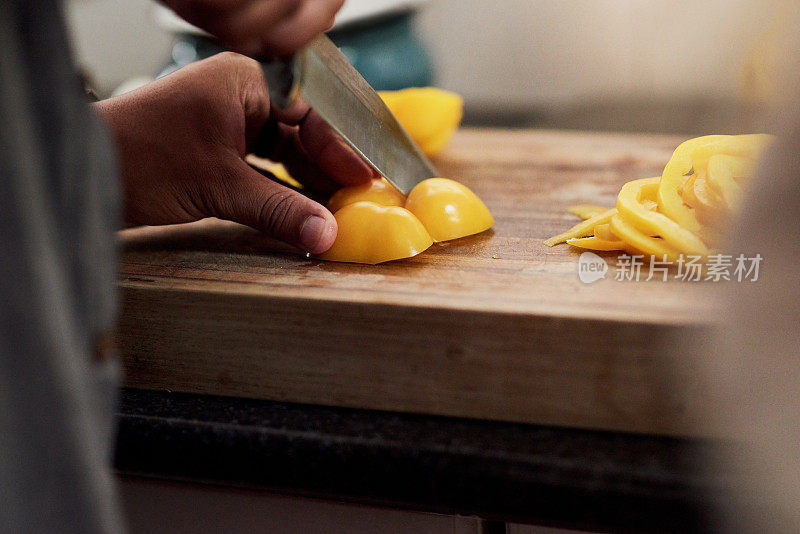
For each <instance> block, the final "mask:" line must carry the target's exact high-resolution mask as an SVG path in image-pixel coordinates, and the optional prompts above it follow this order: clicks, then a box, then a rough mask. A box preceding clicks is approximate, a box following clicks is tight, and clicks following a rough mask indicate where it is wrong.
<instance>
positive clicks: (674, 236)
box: [611, 177, 708, 256]
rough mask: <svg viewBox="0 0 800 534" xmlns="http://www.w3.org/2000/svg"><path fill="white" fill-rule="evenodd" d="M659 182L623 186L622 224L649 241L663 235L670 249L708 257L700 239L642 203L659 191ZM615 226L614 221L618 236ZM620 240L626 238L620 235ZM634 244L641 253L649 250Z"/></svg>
mask: <svg viewBox="0 0 800 534" xmlns="http://www.w3.org/2000/svg"><path fill="white" fill-rule="evenodd" d="M660 181H661V179H660V178H657V177H656V178H642V179H639V180H633V181H632V182H628V183H627V184H625V185H623V186H622V190H621V191H620V193H619V196H618V197H617V211H618V212H619V215H620V216H621V217H619V220H620V221H622V218H623V217H624V219H625V221H623V222H624V224H625V228H627V227H628V226H631V227H633V228H635V229H636V230H637V232H638V233H641V234H643V235H644V236H645V237H647V238H648V239H654V238H651V237H650V236H654V235H657V236H661V238H663V240H664V241H665V242H667V243H668V244H669V246H670V248H671V249H675V250H679V251H682V252H686V253H688V254H694V255H698V256H705V255H706V254H708V248H707V247H706V245H705V244H704V243H703V242H702V240H701V239H700V238H699V237H697V236H696V235H694V234H693V233H692V232H690V231H688V230H686V229H685V228H682V227H681V226H680V225H679V224H678V223H676V222H675V221H673V220H672V219H670V218H668V217H666V216H664V215H662V214H661V213H658V212H655V211H651V210H649V209H648V208H647V207H646V206H645V205H643V204H642V202H641V199H642V197H645V196H650V195H654V194H655V193H656V191H658V190H659V182H660ZM620 224H622V223H621V222H618V223H617V225H616V226H619V225H620ZM616 226H615V225H614V221H613V219H612V227H611V229H612V231H614V233H617V231H616ZM617 235H620V234H617ZM620 237H623V236H622V235H620ZM633 245H634V246H635V247H636V248H638V249H639V250H642V251H645V252H647V249H643V248H642V247H640V246H638V245H637V244H636V243H633ZM654 246H655V245H654Z"/></svg>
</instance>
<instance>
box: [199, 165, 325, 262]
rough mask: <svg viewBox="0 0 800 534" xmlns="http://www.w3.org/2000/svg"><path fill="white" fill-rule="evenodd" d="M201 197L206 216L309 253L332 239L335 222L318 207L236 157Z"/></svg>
mask: <svg viewBox="0 0 800 534" xmlns="http://www.w3.org/2000/svg"><path fill="white" fill-rule="evenodd" d="M205 196H206V199H205V201H204V202H203V204H204V205H206V206H208V209H209V211H210V212H211V213H209V214H208V215H210V216H213V217H219V218H222V219H228V220H231V221H236V222H239V223H242V224H245V225H247V226H250V227H252V228H255V229H257V230H260V231H262V232H265V233H267V234H269V235H271V236H272V237H275V238H277V239H280V240H281V241H284V242H286V243H289V244H292V245H294V246H296V247H298V248H300V249H302V250H304V251H306V252H310V253H312V254H319V253H322V252H325V251H326V250H328V249H329V248H330V247H331V245H332V244H333V241H334V239H335V238H336V232H337V225H336V219H334V218H333V215H331V213H330V212H329V211H328V210H327V209H325V208H324V207H323V206H322V205H321V204H319V203H317V202H314V201H313V200H311V199H309V198H307V197H305V196H303V195H301V194H300V193H298V192H296V191H292V190H291V189H289V188H287V187H284V186H282V185H280V184H278V183H275V182H273V181H272V180H269V179H268V178H265V177H264V176H262V175H261V174H259V173H258V172H257V171H255V170H253V169H251V168H250V167H249V166H248V165H247V164H246V163H245V162H244V161H242V160H240V159H238V158H233V159H232V162H231V166H230V174H229V176H227V177H226V178H225V179H224V181H217V182H215V185H213V186H211V189H210V190H209V191H206V194H205Z"/></svg>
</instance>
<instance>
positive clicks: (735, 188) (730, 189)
mask: <svg viewBox="0 0 800 534" xmlns="http://www.w3.org/2000/svg"><path fill="white" fill-rule="evenodd" d="M752 172H753V162H752V161H751V160H746V159H744V158H738V157H736V156H729V155H727V154H715V155H713V156H711V157H710V158H709V159H708V170H707V171H706V182H707V183H708V185H709V186H710V187H711V189H712V190H713V191H714V192H715V193H716V194H717V195H719V196H720V197H721V198H722V200H723V201H724V202H725V205H726V206H727V207H728V208H729V209H730V210H733V211H735V210H736V209H737V208H738V207H739V203H740V202H741V200H742V187H741V186H740V185H739V183H738V182H737V179H742V178H745V177H747V176H750V174H751V173H752Z"/></svg>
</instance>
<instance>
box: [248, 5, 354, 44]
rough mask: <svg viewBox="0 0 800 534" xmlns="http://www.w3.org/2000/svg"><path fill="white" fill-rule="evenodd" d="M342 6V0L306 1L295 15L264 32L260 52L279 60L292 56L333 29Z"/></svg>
mask: <svg viewBox="0 0 800 534" xmlns="http://www.w3.org/2000/svg"><path fill="white" fill-rule="evenodd" d="M343 4H344V0H306V1H305V2H303V4H302V5H301V6H300V7H299V8H298V9H297V11H295V13H294V14H292V15H291V16H290V17H288V18H287V19H285V20H283V21H282V22H281V23H280V24H278V25H276V26H275V27H273V28H272V30H271V31H269V32H264V34H263V36H262V40H261V43H262V45H263V50H266V51H269V52H271V53H272V54H274V55H278V56H282V55H291V54H293V53H295V52H296V51H297V50H299V49H300V48H302V47H303V46H305V45H306V44H308V43H309V42H311V40H312V39H314V37H316V36H317V35H319V34H320V33H322V32H325V31H327V30H329V29H330V28H331V26H333V22H334V18H335V16H336V13H337V12H338V11H339V9H340V8H341V7H342V5H343Z"/></svg>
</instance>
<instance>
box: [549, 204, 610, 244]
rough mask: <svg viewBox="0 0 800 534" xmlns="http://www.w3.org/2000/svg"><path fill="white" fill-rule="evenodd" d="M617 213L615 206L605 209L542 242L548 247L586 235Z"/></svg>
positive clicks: (592, 232) (606, 222)
mask: <svg viewBox="0 0 800 534" xmlns="http://www.w3.org/2000/svg"><path fill="white" fill-rule="evenodd" d="M616 214H617V209H616V208H611V209H607V210H606V211H604V212H603V213H600V214H599V215H595V216H594V217H592V218H590V219H586V220H585V221H583V222H579V223H578V224H576V225H575V226H573V227H572V228H570V229H569V230H567V231H566V232H564V233H562V234H558V235H557V236H553V237H551V238H550V239H548V240H546V241H545V242H544V244H545V245H547V246H548V247H553V246H555V245H558V244H559V243H564V242H566V241H567V239H574V238H578V237H586V236H590V235H592V234H594V229H595V227H596V226H598V225H601V224H608V223H609V222H610V221H611V217H613V216H614V215H616Z"/></svg>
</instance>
